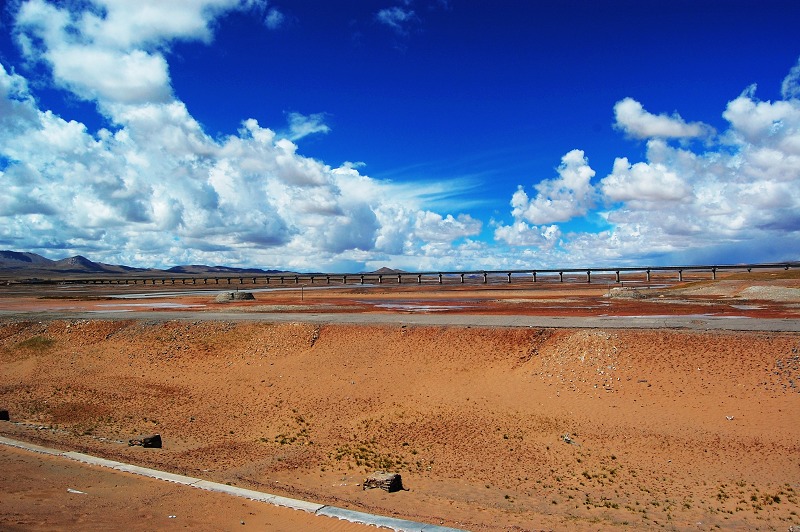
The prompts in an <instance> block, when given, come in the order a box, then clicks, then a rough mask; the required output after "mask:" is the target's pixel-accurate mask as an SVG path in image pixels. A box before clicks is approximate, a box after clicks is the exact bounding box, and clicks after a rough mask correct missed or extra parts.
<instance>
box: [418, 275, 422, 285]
mask: <svg viewBox="0 0 800 532" xmlns="http://www.w3.org/2000/svg"><path fill="white" fill-rule="evenodd" d="M417 284H422V274H421V273H418V274H417Z"/></svg>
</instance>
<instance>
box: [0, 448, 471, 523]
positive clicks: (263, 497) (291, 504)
mask: <svg viewBox="0 0 800 532" xmlns="http://www.w3.org/2000/svg"><path fill="white" fill-rule="evenodd" d="M0 444H2V445H6V446H8V447H15V448H17V449H23V450H26V451H31V452H35V453H40V454H46V455H50V456H61V457H63V458H68V459H70V460H74V461H76V462H81V463H83V464H90V465H96V466H101V467H107V468H110V469H114V470H116V471H123V472H126V473H133V474H136V475H142V476H145V477H149V478H154V479H157V480H165V481H167V482H174V483H176V484H182V485H184V486H189V487H192V488H198V489H203V490H206V491H213V492H217V493H225V494H227V495H232V496H234V497H242V498H245V499H250V500H253V501H259V502H264V503H267V504H271V505H273V506H282V507H284V508H290V509H292V510H302V511H304V512H308V513H312V514H314V515H320V516H325V517H335V518H337V519H342V520H344V521H349V522H351V523H358V524H364V525H371V526H375V527H378V528H390V529H392V530H396V531H398V532H463V531H462V530H461V529H458V528H448V527H443V526H437V525H430V524H426V523H418V522H416V521H407V520H405V519H395V518H393V517H384V516H381V515H374V514H368V513H364V512H356V511H354V510H348V509H346V508H338V507H336V506H328V505H326V504H318V503H313V502H308V501H303V500H300V499H290V498H288V497H282V496H280V495H273V494H271V493H264V492H261V491H254V490H249V489H245V488H237V487H236V486H228V485H227V484H220V483H218V482H210V481H208V480H202V479H199V478H194V477H187V476H183V475H176V474H174V473H168V472H166V471H159V470H157V469H149V468H147V467H140V466H136V465H132V464H126V463H123V462H117V461H114V460H106V459H105V458H99V457H96V456H91V455H88V454H83V453H78V452H73V451H59V450H57V449H50V448H48V447H42V446H40V445H34V444H32V443H27V442H23V441H19V440H14V439H11V438H6V437H5V436H0Z"/></svg>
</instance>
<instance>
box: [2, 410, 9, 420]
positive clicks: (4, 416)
mask: <svg viewBox="0 0 800 532" xmlns="http://www.w3.org/2000/svg"><path fill="white" fill-rule="evenodd" d="M0 421H11V416H9V415H8V410H0Z"/></svg>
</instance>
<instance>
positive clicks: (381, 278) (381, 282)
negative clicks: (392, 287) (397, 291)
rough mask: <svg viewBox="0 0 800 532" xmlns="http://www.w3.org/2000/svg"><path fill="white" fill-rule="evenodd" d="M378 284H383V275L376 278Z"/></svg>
mask: <svg viewBox="0 0 800 532" xmlns="http://www.w3.org/2000/svg"><path fill="white" fill-rule="evenodd" d="M378 284H383V275H379V276H378Z"/></svg>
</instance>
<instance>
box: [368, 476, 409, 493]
mask: <svg viewBox="0 0 800 532" xmlns="http://www.w3.org/2000/svg"><path fill="white" fill-rule="evenodd" d="M372 488H380V489H382V490H384V491H388V492H389V493H392V492H393V491H400V490H402V489H403V480H402V479H401V478H400V475H399V474H397V473H384V472H383V471H376V472H375V473H372V474H371V475H370V476H368V477H367V479H366V480H365V481H364V484H363V489H365V490H368V489H372Z"/></svg>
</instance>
